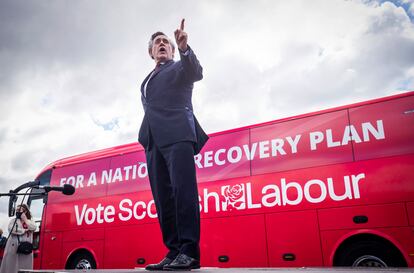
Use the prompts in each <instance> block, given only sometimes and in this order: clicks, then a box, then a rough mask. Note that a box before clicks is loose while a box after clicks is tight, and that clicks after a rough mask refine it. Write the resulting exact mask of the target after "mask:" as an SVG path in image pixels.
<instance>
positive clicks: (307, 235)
mask: <svg viewBox="0 0 414 273" xmlns="http://www.w3.org/2000/svg"><path fill="white" fill-rule="evenodd" d="M350 132H351V135H352V139H351V138H349V137H347V135H349V133H350ZM345 133H347V134H345ZM344 134H345V136H344ZM299 135H300V138H297V136H299ZM210 137H211V139H210V140H209V142H208V143H207V145H206V146H205V147H204V148H203V150H202V151H201V153H200V154H199V155H198V156H196V157H195V161H196V166H197V168H198V170H197V175H198V182H199V194H200V209H201V218H202V223H201V242H200V246H201V263H202V266H219V267H266V266H271V267H273V266H275V267H279V266H295V267H300V266H322V265H323V266H329V265H332V263H333V257H334V255H335V251H336V249H337V248H338V247H339V246H340V244H341V243H342V242H343V241H344V240H345V239H347V238H349V237H350V236H352V235H355V234H359V233H371V234H376V235H378V236H381V237H383V238H386V239H387V240H389V241H390V242H392V243H393V244H394V245H395V246H396V247H398V248H399V250H400V251H401V253H403V255H404V257H405V258H406V261H407V263H408V265H409V266H414V258H413V253H414V183H413V181H414V172H413V170H414V92H408V93H405V94H400V95H396V96H390V97H386V98H382V99H376V100H372V101H368V102H362V103H357V104H353V105H348V106H343V107H337V108H333V109H329V110H324V111H319V112H314V113H310V114H305V115H299V116H296V117H292V118H285V119H281V120H275V121H271V122H266V123H262V124H257V125H253V126H248V127H243V128H238V129H234V130H229V131H225V132H219V133H215V134H211V135H210ZM294 140H295V141H296V143H293V142H294ZM289 141H290V142H289ZM281 143H283V145H282V144H281ZM289 143H290V144H289ZM272 145H273V146H272ZM277 145H279V146H277ZM276 146H277V148H276ZM52 167H54V169H53V172H52V178H51V182H50V184H51V185H61V184H62V183H71V184H73V185H75V186H76V188H77V189H76V193H75V194H74V195H72V196H64V195H62V194H60V193H56V192H51V193H49V199H48V203H47V205H46V207H45V212H44V215H43V222H42V229H41V230H42V234H41V243H40V250H39V251H38V252H39V256H38V258H36V259H35V265H36V267H37V268H44V269H48V268H64V267H65V264H66V262H67V260H68V258H69V257H70V255H71V254H72V253H74V252H75V251H76V250H77V249H80V248H84V249H87V250H89V251H90V252H91V253H92V254H93V255H94V257H95V259H96V261H97V265H98V268H134V267H137V266H142V265H138V264H137V259H140V258H143V259H145V262H146V263H151V262H156V261H158V260H159V259H161V258H162V257H163V255H165V252H166V250H165V248H164V246H163V244H162V238H161V234H160V230H159V227H158V222H157V218H156V212H155V206H154V204H153V201H152V194H151V191H150V188H149V182H148V177H147V176H146V166H145V154H144V151H143V150H142V147H141V146H140V145H139V144H136V143H135V144H127V145H123V146H118V147H114V148H110V149H104V150H100V151H96V152H91V153H86V154H83V155H78V156H73V157H69V158H66V159H62V160H59V161H56V162H54V163H52V164H50V165H49V166H47V167H46V168H45V169H44V170H48V169H50V168H52ZM97 211H98V212H97ZM356 215H365V216H367V217H368V218H369V221H368V223H366V224H355V223H354V222H353V220H352V219H353V217H354V216H356ZM52 237H56V239H54V240H53V241H52V240H51V238H52ZM45 253H46V254H47V255H44V254H45ZM286 253H292V254H294V255H295V257H296V259H295V260H294V261H285V260H283V259H282V256H283V255H284V254H286ZM410 254H411V255H410ZM222 255H227V256H228V257H229V261H228V262H226V263H222V262H219V261H218V257H219V256H222ZM39 260H40V261H41V262H39Z"/></svg>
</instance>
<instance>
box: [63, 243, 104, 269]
mask: <svg viewBox="0 0 414 273" xmlns="http://www.w3.org/2000/svg"><path fill="white" fill-rule="evenodd" d="M81 254H87V255H91V256H92V258H93V259H94V261H95V264H96V268H99V264H98V260H97V259H96V254H95V252H94V251H93V250H92V249H89V248H87V247H81V248H77V249H73V250H72V251H71V252H70V253H69V254H68V255H67V258H66V262H65V269H68V267H69V265H70V264H71V262H72V261H73V260H74V259H75V257H76V256H77V255H81Z"/></svg>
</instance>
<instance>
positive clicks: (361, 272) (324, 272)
mask: <svg viewBox="0 0 414 273" xmlns="http://www.w3.org/2000/svg"><path fill="white" fill-rule="evenodd" d="M71 272H88V273H142V272H150V271H146V270H145V269H143V268H136V269H97V270H64V269H62V270H20V271H19V273H71ZM155 272H157V271H155ZM158 272H160V271H158ZM176 272H184V271H176ZM185 272H188V271H185ZM191 272H200V273H239V272H240V273H299V272H300V273H319V272H321V273H365V272H367V273H374V272H375V273H394V272H412V273H414V268H361V267H359V268H342V267H335V268H326V267H324V268H315V267H311V268H308V267H302V268H212V267H202V268H201V269H197V270H192V271H191Z"/></svg>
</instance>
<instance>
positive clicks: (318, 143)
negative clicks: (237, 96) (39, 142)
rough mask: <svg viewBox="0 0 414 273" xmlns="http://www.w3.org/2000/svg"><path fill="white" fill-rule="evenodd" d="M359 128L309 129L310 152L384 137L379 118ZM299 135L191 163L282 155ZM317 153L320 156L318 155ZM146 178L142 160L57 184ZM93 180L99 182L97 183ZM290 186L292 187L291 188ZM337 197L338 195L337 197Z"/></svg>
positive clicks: (234, 161) (292, 147) (294, 145)
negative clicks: (339, 130)
mask: <svg viewBox="0 0 414 273" xmlns="http://www.w3.org/2000/svg"><path fill="white" fill-rule="evenodd" d="M359 129H360V132H362V133H358V131H357V129H356V127H355V126H354V125H348V126H345V127H344V128H343V131H342V134H340V135H338V131H337V132H336V134H335V132H334V130H333V129H331V128H328V129H326V130H321V131H313V132H309V145H310V147H309V148H310V150H311V151H317V150H318V149H319V148H320V147H322V148H325V147H326V148H335V147H340V146H344V145H349V143H350V142H351V141H353V142H354V143H361V142H368V141H372V140H382V139H385V131H384V124H383V121H382V120H376V122H375V123H373V122H363V123H361V124H360V126H359ZM337 130H338V129H337ZM339 133H340V132H339ZM303 138H304V137H303V136H302V135H301V134H297V135H295V136H286V137H284V138H274V139H265V140H261V141H256V142H253V143H251V144H250V145H249V144H240V145H234V146H231V147H226V148H217V149H215V150H206V151H204V152H203V153H200V154H197V155H196V156H194V162H195V165H196V167H197V168H198V169H203V168H213V167H217V166H224V165H226V164H237V163H239V162H240V161H242V160H247V161H251V160H255V158H257V159H259V160H260V159H267V158H270V157H279V156H280V157H283V156H286V155H289V154H296V153H298V149H299V143H300V141H301V139H303ZM303 147H304V146H303V145H302V146H301V149H304V148H303ZM309 148H308V149H309ZM321 156H323V155H322V154H321ZM86 177H87V176H86ZM147 177H148V168H147V164H146V163H145V162H138V163H137V164H134V165H128V166H120V167H117V168H113V169H104V170H102V172H101V173H100V177H99V176H98V175H97V174H96V172H91V173H90V174H89V178H88V179H87V180H85V176H84V175H77V176H69V177H62V178H59V179H60V185H61V186H63V185H64V184H71V185H73V186H74V187H75V188H84V187H85V186H86V187H91V186H97V185H104V184H109V183H115V182H123V181H129V180H136V179H144V178H147ZM97 180H100V181H99V182H98V181H97ZM86 181H87V183H86ZM140 181H142V180H140ZM84 182H85V183H84ZM85 184H86V185H85ZM292 185H294V184H291V186H290V187H291V188H292V187H294V186H292ZM285 186H286V185H285ZM315 187H316V185H315ZM293 189H294V188H292V190H293ZM343 196H349V192H348V191H346V192H345V193H344V195H343ZM343 196H342V197H343ZM338 198H341V197H340V196H338ZM283 200H284V202H286V204H290V203H291V202H293V203H295V202H300V200H297V199H294V200H290V199H283Z"/></svg>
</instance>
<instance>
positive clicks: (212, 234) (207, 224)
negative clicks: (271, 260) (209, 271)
mask: <svg viewBox="0 0 414 273" xmlns="http://www.w3.org/2000/svg"><path fill="white" fill-rule="evenodd" d="M201 223H202V224H201V241H200V248H201V265H202V266H218V267H266V266H268V262H267V253H266V236H265V224H264V223H265V222H264V215H263V214H256V215H248V216H236V217H224V218H222V217H220V218H210V219H202V220H201ZM219 257H221V258H222V259H223V258H227V259H228V261H226V262H219Z"/></svg>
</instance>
